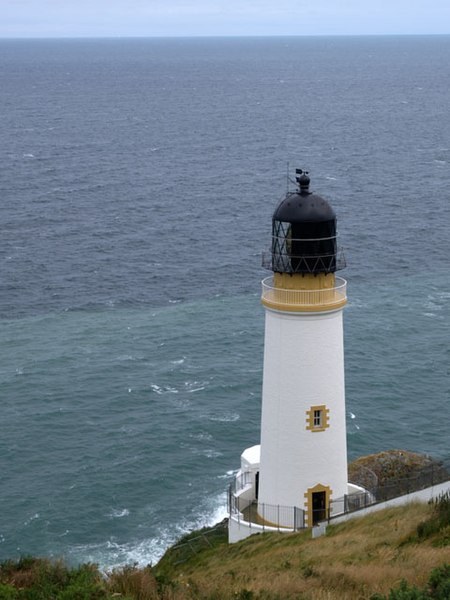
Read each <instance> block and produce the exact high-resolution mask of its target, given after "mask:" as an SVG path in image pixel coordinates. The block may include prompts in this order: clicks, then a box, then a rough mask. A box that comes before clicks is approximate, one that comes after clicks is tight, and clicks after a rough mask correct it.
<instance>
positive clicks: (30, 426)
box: [0, 36, 450, 569]
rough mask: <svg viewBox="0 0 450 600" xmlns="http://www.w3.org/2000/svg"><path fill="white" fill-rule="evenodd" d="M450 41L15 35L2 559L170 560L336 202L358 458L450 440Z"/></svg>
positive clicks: (0, 331) (2, 283)
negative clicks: (303, 224)
mask: <svg viewBox="0 0 450 600" xmlns="http://www.w3.org/2000/svg"><path fill="white" fill-rule="evenodd" d="M449 76H450V36H434V37H426V36H423V37H373V38H371V37H368V38H357V37H355V38H331V37H330V38H327V37H323V38H266V39H264V38H260V39H258V38H254V39H251V38H249V39H245V38H235V39H231V38H230V39H158V40H156V39H154V40H151V39H134V40H127V39H124V40H58V41H56V40H55V41H51V40H39V41H38V40H8V41H7V40H3V41H0V81H1V82H2V83H1V86H0V123H1V131H2V144H1V146H0V157H1V166H2V172H1V175H0V200H1V201H0V223H1V229H2V232H1V236H0V402H1V408H2V410H1V417H0V424H1V434H0V506H1V510H0V558H1V559H4V558H9V557H14V556H18V555H20V554H26V553H32V554H37V555H41V556H58V557H64V558H66V559H67V560H68V561H69V562H70V563H77V562H79V561H93V562H97V563H98V564H99V565H100V566H101V567H102V568H105V569H107V568H111V567H113V566H117V565H120V564H124V563H130V562H137V563H138V564H147V563H150V562H155V561H156V560H157V559H158V557H159V556H160V555H161V553H162V552H163V551H164V549H165V548H166V547H167V545H168V544H170V543H172V542H173V541H174V540H175V539H177V537H179V536H180V535H181V534H182V533H184V532H185V531H187V530H189V529H192V528H194V527H198V526H200V525H204V524H207V523H213V522H215V521H217V520H219V519H221V518H223V517H224V516H225V514H226V495H225V491H226V487H227V484H228V482H229V481H230V479H231V477H232V474H233V473H234V472H235V470H236V469H237V468H238V467H239V456H240V453H241V452H242V450H243V449H244V448H245V447H248V446H250V445H253V444H254V443H257V442H258V438H259V418H260V401H261V379H262V352H263V335H264V314H263V309H262V307H261V306H260V302H259V292H260V280H261V279H262V278H263V277H264V276H266V275H267V272H265V271H264V270H263V269H262V268H261V266H260V264H261V260H260V256H261V251H262V250H265V249H267V248H268V246H269V244H270V230H271V229H270V228H271V215H272V212H273V210H274V208H275V206H276V204H277V202H278V201H279V200H280V199H281V197H282V196H283V194H284V193H285V191H286V186H287V181H286V170H287V163H290V168H291V170H293V169H294V167H297V166H299V167H303V168H306V169H308V170H309V171H310V175H311V178H312V188H313V189H314V190H315V191H316V192H317V193H319V194H321V195H323V196H325V197H326V198H328V199H329V200H330V201H331V203H332V204H333V206H334V208H335V210H336V212H337V215H338V227H339V232H340V243H341V245H342V246H343V247H344V249H345V254H346V259H347V264H348V266H347V268H346V269H345V270H344V271H342V273H340V274H341V275H342V276H343V277H345V278H346V279H347V280H348V295H349V305H348V307H347V308H346V310H345V360H346V387H347V413H348V422H347V425H348V446H349V457H350V458H355V457H357V456H360V455H363V454H367V453H370V452H376V451H379V450H383V449H388V448H394V447H397V448H398V447H400V448H405V449H409V450H414V451H418V452H425V453H429V454H431V455H433V456H435V457H436V458H440V459H444V460H447V459H448V458H449V456H450V452H449V435H448V423H449V421H450V418H449V417H450V410H449V395H450V372H449V364H450V362H449V358H450V356H449V354H450V353H449V317H450V310H449V300H450V272H449V264H448V263H449V259H448V257H449V253H450V241H449V224H450V203H449V189H450V145H449V140H450V118H449V116H448V98H447V96H448V81H449Z"/></svg>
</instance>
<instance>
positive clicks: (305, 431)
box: [229, 169, 356, 542]
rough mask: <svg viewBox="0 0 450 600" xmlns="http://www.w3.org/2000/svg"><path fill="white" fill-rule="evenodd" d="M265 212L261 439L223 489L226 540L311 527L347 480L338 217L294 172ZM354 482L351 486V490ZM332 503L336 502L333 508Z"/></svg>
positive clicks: (326, 511)
mask: <svg viewBox="0 0 450 600" xmlns="http://www.w3.org/2000/svg"><path fill="white" fill-rule="evenodd" d="M296 186H297V189H296V190H295V191H291V192H288V193H287V195H286V196H285V198H284V199H283V200H282V201H281V202H280V204H279V205H278V206H277V208H276V209H275V212H274V213H273V217H272V240H271V248H270V252H269V253H268V254H266V255H265V256H264V259H263V265H264V266H265V267H267V268H268V269H269V270H270V271H272V275H271V276H269V277H267V278H266V279H264V280H263V282H262V298H261V301H262V304H263V306H264V309H265V336H264V371H263V385H262V413H261V441H260V444H258V445H255V446H252V447H250V448H247V449H246V450H244V452H243V453H242V455H241V468H240V470H239V471H238V473H237V476H236V478H235V481H234V483H233V486H232V489H231V490H230V496H229V498H230V525H229V528H230V536H229V537H230V541H231V542H233V541H237V540H238V539H242V538H243V537H247V535H250V534H251V533H256V532H257V531H258V530H259V528H261V527H265V528H271V527H273V528H277V529H278V530H292V529H297V528H299V527H312V526H313V525H315V524H316V523H318V522H320V521H323V520H324V519H326V518H328V517H329V516H330V514H333V503H334V501H336V500H337V499H341V498H344V497H345V496H346V494H348V493H349V492H350V493H352V491H356V490H351V489H349V484H348V478H347V442H346V417H345V385H344V343H343V310H344V307H345V304H346V301H347V300H346V281H345V280H344V279H342V278H340V277H337V276H336V272H337V271H338V270H339V269H340V268H342V267H343V266H345V263H344V260H343V256H342V253H341V252H340V251H339V249H338V246H337V231H336V214H335V212H334V210H333V208H332V207H331V205H330V203H329V202H328V201H327V200H325V199H324V198H322V197H321V196H319V195H317V194H315V193H313V192H311V191H310V178H309V176H308V173H306V172H303V171H302V170H301V169H297V170H296ZM350 487H354V486H350ZM338 504H339V503H337V504H334V505H335V506H336V507H337V506H338Z"/></svg>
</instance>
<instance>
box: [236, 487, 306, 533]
mask: <svg viewBox="0 0 450 600" xmlns="http://www.w3.org/2000/svg"><path fill="white" fill-rule="evenodd" d="M229 511H230V517H234V518H235V519H236V521H237V522H238V523H241V521H242V522H243V523H246V524H247V525H248V526H249V529H251V528H252V527H255V528H257V529H258V530H259V531H261V530H262V531H265V530H269V531H273V530H274V529H276V530H278V531H283V530H284V531H285V530H286V529H287V530H289V529H291V530H294V531H297V530H298V529H304V528H305V511H304V510H303V509H301V508H299V507H297V506H281V505H279V504H265V503H261V502H260V503H258V502H257V501H253V502H250V503H248V504H247V506H246V507H245V508H243V509H240V507H239V503H238V499H237V498H236V497H235V496H234V495H233V494H232V493H230V494H229Z"/></svg>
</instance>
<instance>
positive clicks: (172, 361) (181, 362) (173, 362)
mask: <svg viewBox="0 0 450 600" xmlns="http://www.w3.org/2000/svg"><path fill="white" fill-rule="evenodd" d="M184 361H185V358H184V357H183V358H180V359H178V360H171V361H170V362H171V364H172V365H182V364H183V363H184Z"/></svg>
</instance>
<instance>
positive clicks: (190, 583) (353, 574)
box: [0, 495, 450, 600]
mask: <svg viewBox="0 0 450 600" xmlns="http://www.w3.org/2000/svg"><path fill="white" fill-rule="evenodd" d="M203 538H207V541H206V542H205V543H203V544H199V543H198V539H203ZM449 564H450V497H449V496H448V495H447V496H444V497H442V498H441V499H440V500H439V501H438V502H434V503H431V504H428V505H426V504H409V505H407V506H404V507H399V508H393V509H387V510H384V511H380V512H379V513H375V514H372V515H368V516H365V517H361V518H358V519H354V520H351V521H348V522H346V523H342V524H340V525H335V526H330V527H329V530H328V532H327V535H326V536H324V537H321V538H318V539H315V540H312V539H311V534H310V532H308V531H303V532H300V533H293V534H282V535H280V534H278V533H265V534H260V535H255V536H252V537H250V538H248V539H246V540H243V541H242V542H239V543H237V544H233V545H229V544H228V543H227V539H226V530H225V528H224V527H222V528H221V527H218V528H215V529H214V531H213V532H212V533H211V534H210V533H209V532H208V531H204V532H203V535H200V532H194V533H192V534H190V535H189V536H185V538H183V540H180V543H179V544H177V546H175V547H173V548H171V549H169V550H168V551H167V553H166V554H165V555H164V557H163V558H162V559H161V560H160V562H159V563H158V564H157V565H156V566H154V567H150V566H149V567H147V568H145V569H139V568H137V567H133V566H129V567H125V568H123V569H120V570H118V571H114V572H112V573H110V574H108V575H107V576H102V575H101V574H100V573H99V571H98V570H97V568H96V567H95V566H93V565H82V566H80V567H78V568H76V569H68V568H66V567H65V566H64V565H62V564H61V563H59V562H56V563H51V562H49V561H47V560H40V559H33V558H24V559H21V560H20V561H16V562H12V561H7V562H5V563H3V564H2V565H1V566H0V600H91V599H92V600H97V599H98V600H112V599H119V600H193V599H198V600H220V599H224V600H231V598H233V599H236V598H238V599H241V600H275V599H276V600H290V599H294V598H295V599H304V600H325V599H326V600H338V599H339V600H356V599H358V600H362V599H366V600H369V599H371V600H426V599H433V600H444V599H445V600H448V598H449V597H450V596H449V593H448V592H449V588H450V566H449Z"/></svg>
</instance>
